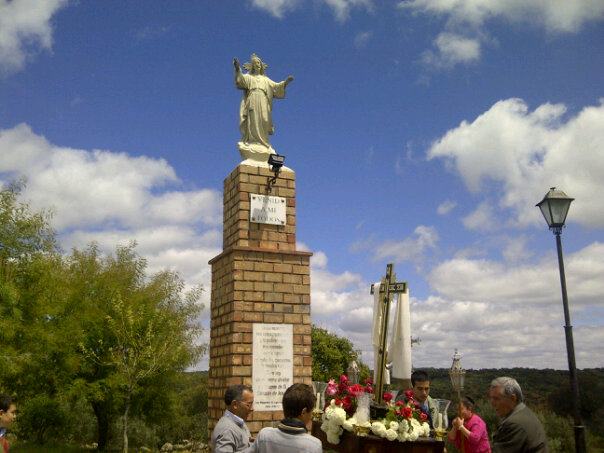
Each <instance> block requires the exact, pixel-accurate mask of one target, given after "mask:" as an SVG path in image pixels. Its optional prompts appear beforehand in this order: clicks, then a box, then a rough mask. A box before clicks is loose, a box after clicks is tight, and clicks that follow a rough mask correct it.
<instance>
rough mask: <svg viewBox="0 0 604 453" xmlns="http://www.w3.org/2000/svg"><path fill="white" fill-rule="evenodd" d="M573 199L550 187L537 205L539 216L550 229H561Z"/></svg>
mask: <svg viewBox="0 0 604 453" xmlns="http://www.w3.org/2000/svg"><path fill="white" fill-rule="evenodd" d="M573 200H574V198H570V197H569V196H567V195H566V194H565V193H564V192H562V191H561V190H556V188H555V187H552V188H551V189H550V191H549V192H548V193H547V194H545V197H543V200H541V201H540V202H539V203H537V206H538V207H539V209H540V210H541V214H543V217H544V218H545V221H546V222H547V225H548V226H549V227H550V228H562V227H563V226H564V223H565V222H566V215H567V214H568V210H569V208H570V204H571V202H572V201H573Z"/></svg>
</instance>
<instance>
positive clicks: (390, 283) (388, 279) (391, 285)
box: [371, 263, 407, 404]
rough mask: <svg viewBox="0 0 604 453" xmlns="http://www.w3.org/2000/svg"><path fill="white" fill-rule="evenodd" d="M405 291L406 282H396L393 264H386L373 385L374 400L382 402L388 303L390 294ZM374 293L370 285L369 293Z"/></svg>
mask: <svg viewBox="0 0 604 453" xmlns="http://www.w3.org/2000/svg"><path fill="white" fill-rule="evenodd" d="M406 291H407V282H397V281H396V275H395V274H394V272H393V264H392V263H389V264H388V265H387V266H386V276H385V277H384V278H383V279H382V281H381V285H380V296H382V303H381V304H380V313H381V315H382V325H381V326H380V347H379V350H378V369H377V370H376V371H377V373H376V379H375V380H376V382H375V386H374V392H375V402H376V403H378V404H382V403H383V402H384V398H383V396H384V371H385V370H386V340H387V338H388V316H389V314H390V303H391V302H392V296H393V295H394V294H398V293H404V292H406ZM373 293H374V288H373V285H371V294H373Z"/></svg>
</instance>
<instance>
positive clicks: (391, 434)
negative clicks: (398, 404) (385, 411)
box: [321, 399, 430, 445]
mask: <svg viewBox="0 0 604 453" xmlns="http://www.w3.org/2000/svg"><path fill="white" fill-rule="evenodd" d="M392 408H393V410H394V408H395V406H394V405H393V406H392ZM389 418H391V416H389V417H388V418H384V419H383V420H377V421H374V422H370V421H369V420H368V414H365V413H364V412H363V410H357V412H356V413H355V414H354V416H352V417H350V418H348V419H347V418H346V411H345V410H344V408H343V407H342V406H340V405H337V404H336V402H335V399H332V400H331V402H330V404H329V406H328V407H327V408H326V409H325V414H324V418H323V424H322V425H321V430H323V431H324V432H325V433H326V434H327V441H328V442H329V443H330V444H334V445H337V444H339V443H340V436H341V435H342V433H343V432H344V430H346V431H349V432H353V431H355V425H356V426H358V427H365V428H370V429H371V432H373V434H375V435H376V436H379V437H382V438H384V439H388V440H389V441H395V440H398V441H399V442H407V441H411V442H413V441H416V440H417V439H418V438H419V437H428V436H429V435H430V425H428V423H427V422H425V421H424V422H421V421H419V420H418V419H416V418H414V417H411V418H403V417H400V416H399V417H398V418H397V420H391V419H390V420H389Z"/></svg>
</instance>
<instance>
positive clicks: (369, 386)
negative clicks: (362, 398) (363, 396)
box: [365, 384, 373, 393]
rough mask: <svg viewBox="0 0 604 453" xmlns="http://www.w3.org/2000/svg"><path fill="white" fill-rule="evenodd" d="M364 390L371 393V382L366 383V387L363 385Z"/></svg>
mask: <svg viewBox="0 0 604 453" xmlns="http://www.w3.org/2000/svg"><path fill="white" fill-rule="evenodd" d="M365 392H366V393H373V387H372V386H371V384H367V387H365Z"/></svg>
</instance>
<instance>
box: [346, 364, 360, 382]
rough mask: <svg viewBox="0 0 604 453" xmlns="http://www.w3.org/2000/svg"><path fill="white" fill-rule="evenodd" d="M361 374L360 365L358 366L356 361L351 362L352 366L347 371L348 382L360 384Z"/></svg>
mask: <svg viewBox="0 0 604 453" xmlns="http://www.w3.org/2000/svg"><path fill="white" fill-rule="evenodd" d="M359 373H360V370H359V365H358V364H357V362H356V360H353V361H352V362H350V365H348V369H347V370H346V374H347V375H348V381H349V382H351V383H352V384H358V383H359Z"/></svg>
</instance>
